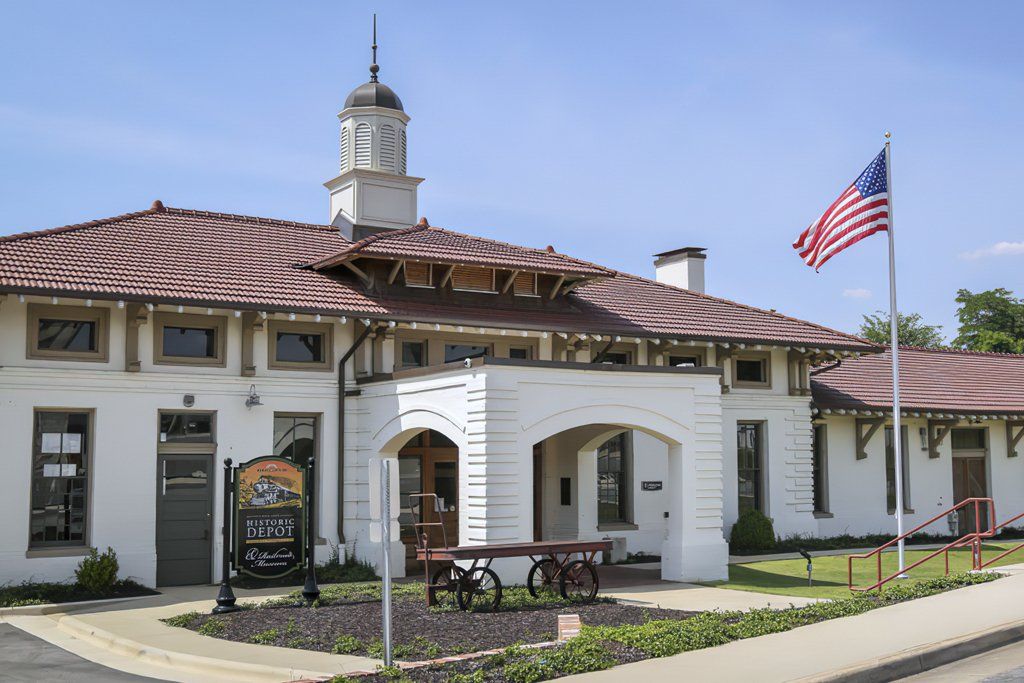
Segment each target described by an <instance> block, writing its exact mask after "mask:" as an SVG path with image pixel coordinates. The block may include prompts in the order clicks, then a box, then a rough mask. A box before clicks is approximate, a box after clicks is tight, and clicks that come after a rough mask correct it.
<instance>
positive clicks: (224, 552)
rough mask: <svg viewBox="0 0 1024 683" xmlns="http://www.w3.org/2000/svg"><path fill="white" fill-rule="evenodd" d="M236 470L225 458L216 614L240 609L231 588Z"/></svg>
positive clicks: (214, 610)
mask: <svg viewBox="0 0 1024 683" xmlns="http://www.w3.org/2000/svg"><path fill="white" fill-rule="evenodd" d="M233 473H234V470H233V469H232V467H231V458H224V507H223V513H224V519H222V520H221V523H222V526H221V535H222V537H223V547H222V549H221V553H220V557H221V564H220V592H219V593H217V606H216V607H214V608H213V613H214V614H224V613H226V612H235V611H237V610H239V609H241V608H240V607H238V605H236V604H235V592H234V591H233V590H231V526H232V519H233V518H232V515H231V492H232V491H233V490H234V482H233V481H232V480H233V476H232V475H233Z"/></svg>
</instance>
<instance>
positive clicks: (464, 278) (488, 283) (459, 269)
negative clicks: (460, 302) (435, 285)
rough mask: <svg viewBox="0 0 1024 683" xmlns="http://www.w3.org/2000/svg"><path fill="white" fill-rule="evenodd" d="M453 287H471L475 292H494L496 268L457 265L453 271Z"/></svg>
mask: <svg viewBox="0 0 1024 683" xmlns="http://www.w3.org/2000/svg"><path fill="white" fill-rule="evenodd" d="M452 287H453V288H454V289H469V290H472V291H474V292H493V291H494V269H493V268H475V267H473V266H455V269H454V270H453V271H452Z"/></svg>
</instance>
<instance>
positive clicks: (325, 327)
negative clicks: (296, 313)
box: [267, 320, 333, 370]
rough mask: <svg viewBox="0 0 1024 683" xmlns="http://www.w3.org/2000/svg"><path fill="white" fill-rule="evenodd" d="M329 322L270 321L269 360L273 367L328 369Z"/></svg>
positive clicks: (330, 363)
mask: <svg viewBox="0 0 1024 683" xmlns="http://www.w3.org/2000/svg"><path fill="white" fill-rule="evenodd" d="M332 331H333V327H332V326H331V325H330V324H329V323H291V322H283V321H279V320H274V321H271V323H270V344H269V354H270V359H269V362H268V363H267V365H268V366H269V367H270V368H273V369H275V370H332V369H333V367H332V360H331V352H332V337H333V335H332Z"/></svg>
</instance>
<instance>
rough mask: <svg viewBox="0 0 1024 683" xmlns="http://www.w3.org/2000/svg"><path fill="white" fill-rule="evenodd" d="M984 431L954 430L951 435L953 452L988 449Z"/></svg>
mask: <svg viewBox="0 0 1024 683" xmlns="http://www.w3.org/2000/svg"><path fill="white" fill-rule="evenodd" d="M985 431H986V430H984V429H954V430H952V432H951V433H950V439H951V444H952V447H953V450H957V451H961V450H964V451H983V450H985V448H986V443H985Z"/></svg>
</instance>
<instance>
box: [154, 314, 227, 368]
mask: <svg viewBox="0 0 1024 683" xmlns="http://www.w3.org/2000/svg"><path fill="white" fill-rule="evenodd" d="M154 321H155V322H154V330H153V345H154V349H153V362H154V363H157V364H161V365H214V366H219V367H224V357H225V353H224V349H225V343H226V339H225V337H226V336H227V318H224V317H223V316H209V315H193V314H188V313H176V314H175V313H158V314H156V315H155V316H154Z"/></svg>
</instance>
